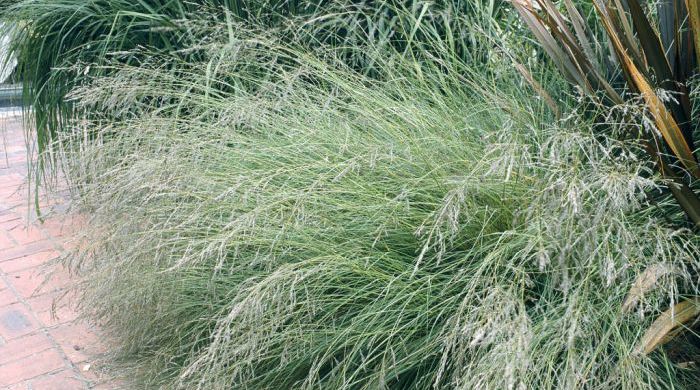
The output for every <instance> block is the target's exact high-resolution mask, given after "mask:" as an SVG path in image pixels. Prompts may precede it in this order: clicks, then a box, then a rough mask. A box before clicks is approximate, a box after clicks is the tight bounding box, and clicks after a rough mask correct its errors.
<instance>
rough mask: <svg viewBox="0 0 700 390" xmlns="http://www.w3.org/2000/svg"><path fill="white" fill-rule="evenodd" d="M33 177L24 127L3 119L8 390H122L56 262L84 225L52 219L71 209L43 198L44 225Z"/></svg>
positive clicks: (1, 345)
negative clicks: (33, 202)
mask: <svg viewBox="0 0 700 390" xmlns="http://www.w3.org/2000/svg"><path fill="white" fill-rule="evenodd" d="M26 172H27V149H26V144H25V141H24V135H23V130H22V123H21V120H20V119H19V118H5V119H0V390H20V389H21V390H74V389H116V388H118V387H119V386H116V385H115V384H114V383H108V382H104V380H103V378H102V377H103V375H100V374H99V371H98V370H97V369H96V368H95V362H94V361H93V360H94V359H95V358H96V357H98V355H99V354H100V353H101V352H102V350H103V347H102V346H101V345H100V339H99V337H98V336H97V334H96V329H94V328H93V327H91V326H90V325H88V324H87V323H86V322H84V321H82V320H80V319H78V318H77V314H76V312H75V311H74V310H73V308H72V306H73V303H74V302H73V301H72V299H71V296H70V295H69V294H68V291H67V290H66V287H67V286H69V285H70V283H72V282H74V281H73V280H72V279H71V277H70V275H69V274H68V272H66V270H65V269H63V267H61V266H60V264H57V262H56V261H54V260H57V259H58V258H59V257H60V256H61V255H62V254H63V253H64V250H65V248H66V245H69V241H68V239H67V237H68V236H69V235H70V231H71V229H74V228H75V227H76V226H77V225H78V220H77V217H70V216H69V214H66V213H60V212H54V213H51V211H52V210H56V209H60V208H61V207H65V205H64V204H62V203H61V202H60V201H56V200H52V201H47V200H46V199H43V197H42V201H41V206H40V208H41V210H42V213H44V212H47V213H48V214H47V217H46V219H45V221H44V223H41V222H38V221H37V220H36V217H35V214H34V213H33V212H30V210H29V207H28V206H29V204H30V203H29V202H28V191H27V188H28V187H27V184H26V180H27V179H26ZM63 203H65V202H63ZM52 214H53V216H52ZM56 298H60V299H59V300H57V301H56V300H55V299H56ZM54 302H56V304H54Z"/></svg>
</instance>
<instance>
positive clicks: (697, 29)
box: [686, 0, 700, 66]
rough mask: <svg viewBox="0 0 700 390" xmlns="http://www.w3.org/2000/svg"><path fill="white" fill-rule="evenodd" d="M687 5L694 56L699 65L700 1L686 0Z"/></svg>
mask: <svg viewBox="0 0 700 390" xmlns="http://www.w3.org/2000/svg"><path fill="white" fill-rule="evenodd" d="M686 6H687V7H688V19H690V26H691V28H692V30H693V38H694V39H693V42H694V43H695V56H696V59H697V64H698V66H700V2H699V1H697V0H686Z"/></svg>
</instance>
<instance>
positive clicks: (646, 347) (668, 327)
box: [635, 298, 700, 355]
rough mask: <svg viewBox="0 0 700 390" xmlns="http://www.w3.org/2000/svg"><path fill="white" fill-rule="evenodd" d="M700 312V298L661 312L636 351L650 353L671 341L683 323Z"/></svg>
mask: <svg viewBox="0 0 700 390" xmlns="http://www.w3.org/2000/svg"><path fill="white" fill-rule="evenodd" d="M699 314H700V298H694V299H689V300H687V301H683V302H680V303H678V304H676V305H675V306H673V307H672V308H670V309H668V310H666V311H665V312H663V313H661V315H660V316H659V318H657V319H656V320H655V321H654V322H653V323H652V324H651V326H650V327H649V329H647V331H646V332H645V333H644V336H642V340H641V341H640V343H639V345H637V348H636V349H635V352H637V353H642V354H645V355H647V354H649V353H651V352H653V351H654V350H655V349H656V348H657V347H658V346H660V345H663V344H665V343H667V342H669V341H670V340H671V339H672V338H673V337H674V336H675V335H676V334H677V332H678V331H679V330H682V327H683V325H685V324H687V323H689V322H690V321H692V320H693V319H695V318H696V317H697V316H698V315H699Z"/></svg>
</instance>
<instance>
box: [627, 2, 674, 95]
mask: <svg viewBox="0 0 700 390" xmlns="http://www.w3.org/2000/svg"><path fill="white" fill-rule="evenodd" d="M627 4H629V9H630V14H631V15H632V22H633V23H634V27H635V29H636V31H637V34H638V36H639V41H640V42H641V43H642V49H644V54H645V57H646V58H647V61H649V65H650V66H651V67H652V69H654V73H655V74H656V77H657V78H658V79H659V80H660V81H662V82H670V81H672V80H673V72H672V71H671V65H670V64H669V63H668V59H666V54H665V53H664V49H663V47H662V46H661V39H660V38H659V36H658V35H657V34H656V32H655V31H654V29H653V28H652V27H651V23H650V22H649V19H648V18H647V16H646V14H645V13H644V10H642V7H641V5H640V4H639V1H638V0H627ZM666 89H669V90H670V89H671V88H666Z"/></svg>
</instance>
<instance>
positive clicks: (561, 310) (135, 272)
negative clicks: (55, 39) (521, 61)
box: [59, 22, 700, 390]
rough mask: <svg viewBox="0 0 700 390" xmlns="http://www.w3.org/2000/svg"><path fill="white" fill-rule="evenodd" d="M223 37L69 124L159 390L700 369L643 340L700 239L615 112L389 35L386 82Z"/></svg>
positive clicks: (96, 262) (80, 199) (88, 287)
mask: <svg viewBox="0 0 700 390" xmlns="http://www.w3.org/2000/svg"><path fill="white" fill-rule="evenodd" d="M209 28H210V29H211V30H210V31H209V33H207V34H206V35H207V36H209V37H210V40H209V42H207V43H206V44H202V45H200V46H198V47H193V48H192V50H197V51H198V57H197V58H198V59H197V60H192V59H187V60H183V59H182V57H181V56H178V55H169V54H162V53H161V54H156V55H152V56H151V57H149V61H145V62H143V63H139V64H138V66H136V65H133V66H132V65H128V64H124V63H119V62H117V63H115V64H111V65H108V66H110V69H109V72H105V73H104V74H105V75H104V76H102V77H96V78H93V79H91V80H90V82H89V83H85V84H84V85H83V86H82V87H81V88H78V89H77V90H75V91H74V92H73V93H72V94H71V96H70V97H71V99H72V101H73V102H74V104H76V106H77V107H78V108H79V109H81V110H85V111H89V112H91V113H92V114H91V115H90V116H89V117H87V118H84V119H83V120H81V121H76V122H74V123H73V125H72V126H71V127H70V128H68V129H66V131H65V132H64V133H63V135H62V137H61V139H60V148H59V150H60V151H61V154H62V158H61V161H62V162H63V163H64V164H65V171H66V173H67V176H68V179H69V183H70V184H71V188H72V189H73V191H74V194H75V198H76V205H77V206H78V207H79V208H80V210H83V211H84V212H85V214H86V215H88V216H89V221H88V224H87V226H89V229H85V232H84V235H85V236H84V237H83V238H84V240H83V241H82V244H81V245H78V246H77V247H78V248H79V249H78V250H77V252H78V253H77V255H76V257H71V258H70V265H71V266H72V268H73V269H74V270H75V271H76V272H77V273H78V274H79V275H81V276H83V277H84V278H83V280H84V282H83V285H82V286H81V287H82V289H81V291H82V293H83V295H82V299H81V302H82V308H83V310H84V312H85V313H86V314H87V315H89V316H90V318H93V319H96V320H98V322H99V323H100V324H101V325H102V326H103V328H104V329H105V331H106V332H107V334H108V335H109V336H111V339H112V340H114V346H113V356H111V357H112V358H113V359H114V361H115V362H118V363H119V364H118V365H117V366H118V367H119V368H120V369H121V371H120V372H121V373H123V374H124V376H125V377H126V378H128V379H129V380H130V381H133V382H134V386H136V388H168V389H175V388H187V389H334V390H335V389H429V388H435V389H577V388H580V389H635V390H637V389H670V388H675V389H683V388H687V389H691V388H693V387H692V386H693V385H695V384H697V380H698V378H697V376H696V375H697V372H695V371H692V370H688V369H682V368H679V367H678V366H676V365H674V364H673V362H672V361H671V360H670V358H669V357H668V356H666V355H665V354H664V352H663V351H659V352H657V353H654V354H652V355H649V356H645V355H641V354H639V353H637V352H636V351H635V349H636V348H637V346H638V344H639V341H640V338H641V336H642V334H643V332H644V330H645V329H646V327H648V325H649V324H650V323H651V322H652V321H653V319H654V318H655V316H656V315H657V314H658V313H659V312H660V311H662V310H664V309H665V308H667V307H668V305H669V303H670V302H675V301H678V300H679V299H681V297H682V296H683V295H685V294H694V293H697V291H696V290H697V276H696V275H697V274H696V271H697V267H698V265H699V264H698V249H699V248H700V247H699V246H698V240H697V237H696V236H695V234H694V233H693V232H690V231H687V230H684V229H678V228H675V227H674V226H678V225H677V224H676V223H675V222H677V221H674V219H676V218H682V213H681V212H680V210H679V209H678V208H677V206H674V204H673V202H672V201H670V200H669V199H668V195H667V194H666V193H667V189H666V184H667V183H665V182H664V181H663V180H661V179H660V178H658V177H657V176H655V175H654V173H653V170H652V168H651V166H650V163H649V162H648V161H647V160H646V159H645V157H644V154H643V153H642V151H640V147H639V145H637V144H636V143H635V142H631V141H629V140H626V141H625V142H620V141H617V134H615V126H610V125H609V124H608V125H606V126H600V125H597V124H596V122H594V121H592V120H591V119H589V118H588V117H586V116H583V115H578V114H576V113H575V111H574V113H573V114H570V115H567V116H565V117H564V118H562V119H560V120H556V119H555V118H553V117H552V115H551V114H549V113H548V111H547V109H546V108H545V106H544V105H543V104H542V102H541V101H540V100H538V99H536V98H535V97H534V93H531V92H530V91H529V89H528V88H527V87H526V84H523V83H522V81H520V79H519V78H518V76H517V75H516V74H514V73H513V70H512V67H511V66H510V61H509V60H507V59H503V58H499V57H498V56H496V57H494V58H492V59H491V63H490V64H489V66H488V69H479V68H478V67H475V66H473V65H471V64H469V63H468V62H467V61H464V60H461V59H459V58H458V56H455V55H452V54H451V53H450V51H449V50H447V51H445V52H444V53H445V54H444V55H443V56H435V55H432V54H431V53H429V52H427V53H426V52H423V53H424V56H425V57H426V58H431V59H432V61H425V62H424V61H421V62H418V61H419V59H416V58H415V56H413V55H405V54H406V53H403V52H400V53H398V54H397V53H393V54H392V53H391V52H387V51H385V52H382V51H373V46H372V45H369V46H367V47H364V48H363V50H364V51H365V53H368V54H369V55H371V54H372V53H384V54H385V55H383V56H382V55H377V56H374V57H373V58H374V61H375V62H374V68H375V71H376V72H377V74H375V75H363V74H362V73H361V72H357V71H356V70H355V69H353V68H352V66H347V65H343V63H344V62H343V61H342V56H338V55H337V52H334V51H330V52H324V53H318V52H317V53H314V54H310V53H309V52H308V51H305V50H302V49H299V47H298V46H295V45H292V44H288V43H285V41H283V40H275V39H274V38H271V37H270V35H269V34H260V33H256V32H252V31H249V30H248V29H247V28H245V27H244V26H242V25H239V24H236V23H235V22H231V23H228V24H227V23H223V24H221V23H213V24H212V25H211V26H210V27H209ZM435 42H436V45H437V44H440V43H439V42H444V41H440V40H436V41H435ZM444 44H445V45H446V46H445V47H448V48H449V44H447V43H444ZM435 47H438V46H435ZM336 59H337V60H338V61H336ZM261 65H264V66H261ZM262 68H264V71H262V70H261V69H262ZM543 73H545V74H546V72H543ZM377 75H378V76H379V77H376V76H377ZM551 80H552V81H551V83H552V84H551V85H550V86H551V87H554V86H555V85H563V83H562V82H561V81H556V78H552V79H551ZM557 83H558V84H557ZM603 114H604V113H603ZM611 119H612V117H611ZM610 122H612V120H611V121H610ZM652 266H654V267H663V268H664V269H668V270H669V272H668V273H665V274H664V277H662V278H661V279H660V280H659V281H658V283H657V285H656V286H655V288H654V289H653V290H649V291H647V293H646V294H645V295H644V296H643V297H641V298H640V303H639V305H637V308H636V309H635V310H634V312H633V313H632V314H624V313H623V312H622V309H621V306H622V303H623V301H624V299H625V297H626V296H627V294H628V292H629V289H630V286H631V285H632V284H633V282H634V280H635V278H636V277H637V275H639V274H640V273H641V272H643V271H644V270H646V269H648V268H649V267H652Z"/></svg>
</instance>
